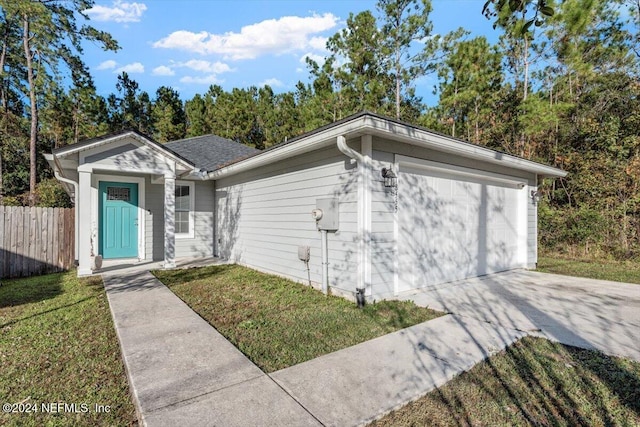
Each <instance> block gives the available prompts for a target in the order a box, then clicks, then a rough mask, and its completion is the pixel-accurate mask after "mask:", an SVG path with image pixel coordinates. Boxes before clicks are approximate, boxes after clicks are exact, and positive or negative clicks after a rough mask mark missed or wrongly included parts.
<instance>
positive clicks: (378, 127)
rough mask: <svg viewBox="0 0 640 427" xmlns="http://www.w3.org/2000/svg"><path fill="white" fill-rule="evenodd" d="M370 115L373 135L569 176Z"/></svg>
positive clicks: (548, 173)
mask: <svg viewBox="0 0 640 427" xmlns="http://www.w3.org/2000/svg"><path fill="white" fill-rule="evenodd" d="M368 119H369V120H368V121H367V128H368V130H370V131H371V132H372V133H373V134H374V135H378V136H383V137H386V138H388V139H395V140H400V141H401V142H405V143H408V144H411V145H416V146H420V147H424V148H430V149H432V150H436V151H442V152H447V153H451V154H456V155H459V156H462V157H467V158H469V159H473V160H479V161H482V162H487V163H493V164H498V165H502V166H507V167H511V168H515V169H520V170H524V171H527V172H532V173H536V174H539V175H543V176H545V177H549V178H552V177H553V178H560V177H565V176H567V172H565V171H563V170H561V169H558V168H554V167H552V166H546V165H543V164H540V163H536V162H532V161H530V160H526V159H521V158H519V157H515V156H512V155H510V154H505V153H500V152H498V151H494V150H491V149H489V148H485V147H481V146H478V145H474V144H471V143H466V142H462V141H458V140H455V139H453V138H447V137H445V136H442V135H438V134H434V133H431V132H428V131H424V130H421V129H417V128H412V127H409V126H405V125H401V124H397V123H393V122H389V121H387V120H384V119H381V118H378V117H373V116H369V117H368Z"/></svg>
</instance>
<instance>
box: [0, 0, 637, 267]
mask: <svg viewBox="0 0 640 427" xmlns="http://www.w3.org/2000/svg"><path fill="white" fill-rule="evenodd" d="M91 5H92V2H91V1H87V0H73V1H55V0H0V11H1V12H2V14H1V15H0V107H1V111H2V113H1V116H0V129H1V132H2V141H1V143H2V145H1V147H0V172H1V173H0V176H1V177H2V180H1V181H0V197H4V202H5V203H27V204H28V203H31V204H33V203H41V204H46V203H64V202H65V201H64V197H65V196H64V194H62V192H61V191H60V190H59V188H58V187H57V186H56V184H55V183H54V182H53V181H51V180H50V179H49V178H50V177H51V171H50V170H49V169H48V167H47V166H46V165H45V164H44V160H43V158H42V156H41V155H40V153H43V152H49V151H50V150H51V149H52V148H56V147H60V146H64V145H67V144H71V143H75V142H78V141H81V140H84V139H87V138H91V137H95V136H99V135H103V134H105V133H110V132H116V131H119V130H122V129H129V128H133V129H136V130H138V131H140V132H143V133H145V134H147V135H149V136H151V137H152V138H154V139H156V140H157V141H159V142H166V141H171V140H176V139H180V138H184V137H191V136H198V135H203V134H209V133H213V134H216V135H219V136H222V137H225V138H229V139H232V140H235V141H238V142H241V143H244V144H247V145H251V146H254V147H257V148H261V149H262V148H267V147H270V146H272V145H274V144H277V143H279V142H282V141H285V140H286V139H290V138H293V137H296V136H298V135H301V134H303V133H304V132H307V131H309V130H312V129H315V128H317V127H319V126H322V125H325V124H328V123H331V122H333V121H336V120H339V119H341V118H343V117H346V116H348V115H350V114H353V113H355V112H358V111H361V110H370V111H373V112H377V113H380V114H384V115H388V116H391V117H396V118H398V119H401V120H404V121H406V122H409V123H413V124H417V125H421V126H424V127H427V128H429V129H432V130H435V131H437V132H441V133H445V134H448V135H451V136H454V137H458V138H462V139H465V140H468V141H471V142H473V143H476V144H480V145H484V146H488V147H490V148H493V149H497V150H500V151H503V152H506V153H511V154H514V155H517V156H520V157H523V158H527V159H532V160H536V161H541V162H544V163H547V164H552V165H555V166H558V167H561V168H563V169H565V170H567V171H568V172H569V176H568V177H567V178H565V179H558V180H554V181H550V182H545V183H544V184H543V185H542V187H541V192H542V195H543V197H542V200H541V202H540V207H539V215H540V228H541V230H540V236H541V242H542V244H543V245H544V246H545V247H551V248H556V249H563V250H571V251H582V252H593V251H596V252H601V253H606V254H610V255H614V256H626V257H628V256H634V254H635V253H636V251H637V250H638V249H639V248H640V239H639V234H640V217H639V214H640V133H639V129H640V98H639V95H640V81H639V80H638V75H639V74H638V72H639V68H638V66H639V57H640V44H639V42H640V31H639V30H640V3H638V2H637V1H636V0H608V1H603V0H564V1H558V2H556V1H553V0H489V1H487V2H486V4H485V5H484V9H483V10H482V11H479V12H478V19H490V20H491V22H492V23H493V25H494V28H495V31H496V32H497V34H499V38H498V41H497V42H496V43H492V42H490V41H489V40H488V39H487V38H486V37H483V36H480V37H473V36H471V34H470V33H469V32H468V31H466V30H465V29H464V28H459V29H457V30H455V31H452V32H450V33H448V34H442V35H438V34H434V33H433V25H432V22H431V19H430V14H431V12H432V5H431V2H430V1H429V0H379V1H378V2H377V4H376V8H375V10H373V11H363V12H360V13H357V14H353V13H352V14H350V15H349V17H348V18H347V20H346V26H345V28H344V29H342V30H340V31H339V32H337V33H336V34H335V35H333V36H332V37H330V38H329V40H328V42H327V46H326V47H327V51H328V54H327V56H326V58H324V61H322V62H321V63H318V62H315V61H313V60H311V59H307V67H308V72H309V79H308V82H302V81H300V82H298V83H297V85H296V86H295V88H294V89H293V90H290V91H285V92H275V91H274V90H273V88H271V87H269V86H263V87H255V86H252V87H246V88H233V89H231V90H225V89H224V88H222V87H221V86H218V85H212V86H211V87H209V88H208V90H207V91H206V92H205V93H202V94H196V95H195V96H194V97H192V98H191V99H188V100H185V101H183V100H181V98H180V94H179V93H178V92H177V91H176V90H174V89H172V88H170V87H160V88H158V89H157V91H156V92H155V93H153V94H151V95H150V94H148V93H147V92H145V91H142V90H140V88H139V85H138V83H137V82H136V81H134V80H133V79H132V78H131V77H130V76H129V75H127V74H126V73H122V74H121V75H119V76H118V80H117V84H116V87H115V90H114V92H113V93H112V94H110V95H109V96H107V97H102V96H100V95H98V94H97V93H96V89H95V85H94V83H93V80H92V78H91V75H90V74H89V72H88V70H87V67H86V66H85V64H84V63H83V62H82V59H81V58H82V49H81V42H82V41H83V40H93V41H96V42H98V43H100V44H101V45H102V47H103V48H104V49H107V50H117V49H118V45H117V42H116V41H115V40H113V38H112V37H111V36H110V35H109V34H106V33H104V32H100V31H98V30H96V29H95V28H93V27H90V26H87V25H82V26H78V24H77V23H76V22H75V20H76V17H83V19H84V18H86V15H84V14H83V11H84V10H86V9H87V8H89V7H91ZM448 7H450V6H448ZM482 14H484V15H485V17H483V16H482ZM62 77H66V79H63V78H62ZM420 79H428V80H429V81H433V82H435V83H434V87H433V91H434V93H435V95H436V96H437V99H438V103H437V105H435V106H427V105H425V104H424V103H423V101H422V99H421V98H420V97H419V96H417V95H416V84H417V82H418V81H419V80H420ZM34 154H35V155H34ZM38 183H39V184H38ZM38 186H39V187H41V188H42V190H41V191H38V190H37V187H38Z"/></svg>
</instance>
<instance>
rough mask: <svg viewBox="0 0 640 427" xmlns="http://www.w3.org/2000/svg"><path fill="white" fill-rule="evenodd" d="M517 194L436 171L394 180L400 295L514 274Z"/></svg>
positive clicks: (409, 171) (406, 171) (404, 173)
mask: <svg viewBox="0 0 640 427" xmlns="http://www.w3.org/2000/svg"><path fill="white" fill-rule="evenodd" d="M517 201H518V190H517V189H515V188H513V187H508V186H503V185H500V184H496V183H492V182H489V181H484V180H482V179H479V178H478V179H476V178H467V177H464V178H463V177H460V176H456V175H449V174H446V173H442V172H440V171H438V172H435V171H429V172H426V171H424V170H422V169H414V168H402V170H401V172H400V173H399V177H398V217H397V218H398V260H399V262H398V267H399V271H398V279H399V280H398V286H399V289H398V290H399V291H403V290H408V289H414V288H419V287H424V286H429V285H434V284H439V283H445V282H449V281H453V280H459V279H464V278H468V277H473V276H478V275H483V274H487V273H490V272H495V271H503V270H507V269H509V268H514V266H515V265H516V260H517V253H518V247H517V245H518V238H517V218H518V203H517Z"/></svg>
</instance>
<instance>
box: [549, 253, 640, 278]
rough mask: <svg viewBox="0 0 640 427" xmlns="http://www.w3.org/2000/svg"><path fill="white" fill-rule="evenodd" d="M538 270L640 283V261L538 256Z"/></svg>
mask: <svg viewBox="0 0 640 427" xmlns="http://www.w3.org/2000/svg"><path fill="white" fill-rule="evenodd" d="M537 270H538V271H542V272H543V273H554V274H564V275H567V276H577V277H589V278H592V279H601V280H612V281H615V282H627V283H636V284H640V263H638V262H633V261H613V260H604V259H598V260H580V259H570V258H563V257H560V256H556V255H554V256H551V255H544V256H540V257H538V268H537Z"/></svg>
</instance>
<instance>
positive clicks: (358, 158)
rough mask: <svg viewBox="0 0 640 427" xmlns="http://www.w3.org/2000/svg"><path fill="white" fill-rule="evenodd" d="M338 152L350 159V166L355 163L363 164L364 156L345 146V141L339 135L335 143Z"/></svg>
mask: <svg viewBox="0 0 640 427" xmlns="http://www.w3.org/2000/svg"><path fill="white" fill-rule="evenodd" d="M337 146H338V150H340V152H341V153H342V154H344V155H345V156H348V157H351V164H354V163H355V162H363V161H364V156H363V155H362V154H360V153H358V152H357V151H356V150H354V149H353V148H351V147H349V146H348V145H347V139H346V138H345V137H344V136H342V135H340V136H339V137H338V142H337Z"/></svg>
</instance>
